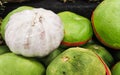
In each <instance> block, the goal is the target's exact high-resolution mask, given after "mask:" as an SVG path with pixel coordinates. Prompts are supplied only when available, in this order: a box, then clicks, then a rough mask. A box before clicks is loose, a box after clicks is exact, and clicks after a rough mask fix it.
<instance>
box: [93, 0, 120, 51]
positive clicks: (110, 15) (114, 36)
mask: <svg viewBox="0 0 120 75" xmlns="http://www.w3.org/2000/svg"><path fill="white" fill-rule="evenodd" d="M119 18H120V0H104V1H103V2H101V3H100V4H99V5H98V6H97V7H96V9H95V10H94V12H93V14H92V26H93V30H94V33H95V35H96V37H97V38H98V40H99V41H100V42H101V43H102V44H104V45H105V46H107V47H110V48H114V49H119V50H120V19H119Z"/></svg>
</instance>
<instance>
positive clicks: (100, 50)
mask: <svg viewBox="0 0 120 75" xmlns="http://www.w3.org/2000/svg"><path fill="white" fill-rule="evenodd" d="M85 48H87V49H89V50H92V51H93V52H95V53H97V54H98V55H99V56H100V57H101V58H102V59H103V60H104V62H105V63H106V64H107V66H108V67H111V66H112V65H113V63H114V58H113V57H112V55H111V54H110V52H109V51H108V50H107V49H106V48H104V47H102V46H101V45H97V44H91V45H87V46H85Z"/></svg>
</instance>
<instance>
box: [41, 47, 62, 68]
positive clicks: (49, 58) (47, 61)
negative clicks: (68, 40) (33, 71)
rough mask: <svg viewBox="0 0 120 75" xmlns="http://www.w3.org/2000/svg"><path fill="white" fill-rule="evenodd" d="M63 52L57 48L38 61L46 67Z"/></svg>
mask: <svg viewBox="0 0 120 75" xmlns="http://www.w3.org/2000/svg"><path fill="white" fill-rule="evenodd" d="M63 51H64V49H62V48H57V49H55V50H54V51H53V52H51V53H50V54H49V55H48V56H46V57H44V58H41V59H40V61H41V62H43V63H44V64H45V66H48V65H49V64H50V63H51V62H52V61H53V60H54V59H55V58H56V57H57V56H58V55H59V54H61V53H62V52H63Z"/></svg>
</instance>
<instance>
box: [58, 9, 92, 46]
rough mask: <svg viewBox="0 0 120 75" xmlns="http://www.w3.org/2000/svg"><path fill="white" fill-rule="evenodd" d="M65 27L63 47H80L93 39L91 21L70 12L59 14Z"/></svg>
mask: <svg viewBox="0 0 120 75" xmlns="http://www.w3.org/2000/svg"><path fill="white" fill-rule="evenodd" d="M58 15H59V16H60V18H61V20H62V21H63V25H64V39H63V41H62V45H65V46H80V45H83V44H85V43H86V42H87V41H88V40H90V39H91V37H92V35H93V32H92V26H91V23H90V21H89V20H88V19H87V18H85V17H83V16H80V15H77V14H75V13H73V12H70V11H64V12H60V13H58Z"/></svg>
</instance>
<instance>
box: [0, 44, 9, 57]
mask: <svg viewBox="0 0 120 75" xmlns="http://www.w3.org/2000/svg"><path fill="white" fill-rule="evenodd" d="M7 52H10V50H9V48H8V47H7V46H6V45H2V46H0V55H1V54H4V53H7Z"/></svg>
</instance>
